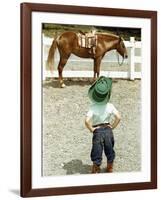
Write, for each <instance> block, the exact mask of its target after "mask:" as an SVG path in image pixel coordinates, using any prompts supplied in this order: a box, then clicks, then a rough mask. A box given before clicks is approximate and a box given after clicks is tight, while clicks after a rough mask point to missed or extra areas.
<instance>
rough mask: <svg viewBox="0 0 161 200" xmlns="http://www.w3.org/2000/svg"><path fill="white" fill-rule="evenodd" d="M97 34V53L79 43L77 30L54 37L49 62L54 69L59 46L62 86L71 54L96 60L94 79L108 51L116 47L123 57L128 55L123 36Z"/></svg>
mask: <svg viewBox="0 0 161 200" xmlns="http://www.w3.org/2000/svg"><path fill="white" fill-rule="evenodd" d="M95 35H96V36H97V45H96V47H95V53H91V52H90V51H89V49H88V48H85V47H81V46H80V45H79V42H78V33H76V32H72V31H66V32H63V33H62V34H61V35H60V36H57V37H55V39H53V42H52V44H51V47H50V49H49V53H48V58H47V64H48V66H49V68H50V70H51V71H52V70H53V63H54V54H55V50H56V48H58V51H59V54H60V60H59V64H58V73H59V81H60V86H61V87H62V88H63V87H65V84H64V81H63V68H64V66H65V64H66V63H67V61H68V59H69V57H70V55H71V54H74V55H76V56H78V57H81V58H91V59H93V60H94V76H93V79H94V81H95V80H96V79H97V78H98V77H99V74H100V64H101V60H102V59H103V57H104V55H105V54H106V53H107V52H108V51H110V50H113V49H116V51H117V52H118V53H119V54H120V55H121V56H122V58H123V59H124V58H127V57H128V55H127V49H126V47H125V44H124V40H123V38H122V37H120V36H118V35H115V34H110V33H95Z"/></svg>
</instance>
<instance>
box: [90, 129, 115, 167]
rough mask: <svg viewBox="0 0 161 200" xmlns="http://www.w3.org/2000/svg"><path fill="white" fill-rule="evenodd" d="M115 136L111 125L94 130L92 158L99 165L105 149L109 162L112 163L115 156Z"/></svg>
mask: <svg viewBox="0 0 161 200" xmlns="http://www.w3.org/2000/svg"><path fill="white" fill-rule="evenodd" d="M113 147H114V137H113V132H112V129H111V128H110V127H102V128H96V129H95V130H94V132H93V139H92V150H91V160H92V161H93V163H94V164H96V165H97V166H99V165H101V161H102V153H103V150H104V152H105V155H106V157H107V162H108V163H112V162H113V160H114V158H115V151H114V149H113Z"/></svg>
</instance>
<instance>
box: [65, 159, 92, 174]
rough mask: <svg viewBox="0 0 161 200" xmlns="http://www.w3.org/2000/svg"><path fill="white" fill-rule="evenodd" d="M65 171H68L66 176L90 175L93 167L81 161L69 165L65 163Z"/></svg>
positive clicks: (74, 161)
mask: <svg viewBox="0 0 161 200" xmlns="http://www.w3.org/2000/svg"><path fill="white" fill-rule="evenodd" d="M63 169H65V170H66V174H90V173H91V165H86V164H83V162H82V161H81V160H71V161H70V162H68V163H64V166H63Z"/></svg>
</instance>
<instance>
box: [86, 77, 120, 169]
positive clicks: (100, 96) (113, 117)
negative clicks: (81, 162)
mask: <svg viewBox="0 0 161 200" xmlns="http://www.w3.org/2000/svg"><path fill="white" fill-rule="evenodd" d="M111 89H112V79H110V78H107V77H104V76H101V77H100V78H99V79H98V80H97V81H95V82H94V83H93V85H92V86H91V87H90V88H89V90H88V96H89V98H90V100H91V101H92V104H91V105H90V108H89V111H88V113H87V115H86V118H85V125H86V127H87V128H88V129H89V130H90V132H91V133H93V139H92V150H91V160H92V161H93V166H92V173H99V172H100V165H101V161H102V153H103V150H104V152H105V155H106V157H107V172H113V162H114V158H115V151H114V149H113V148H114V137H113V131H112V130H113V129H114V128H115V127H116V126H117V125H118V123H119V122H120V114H119V112H118V111H117V110H116V108H115V107H114V105H113V104H112V103H109V99H110V96H111Z"/></svg>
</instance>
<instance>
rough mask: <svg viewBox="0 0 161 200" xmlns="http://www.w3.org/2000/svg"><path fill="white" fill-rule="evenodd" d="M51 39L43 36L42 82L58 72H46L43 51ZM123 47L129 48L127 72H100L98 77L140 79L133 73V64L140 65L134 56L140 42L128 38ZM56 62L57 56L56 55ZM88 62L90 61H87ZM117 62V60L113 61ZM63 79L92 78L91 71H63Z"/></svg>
mask: <svg viewBox="0 0 161 200" xmlns="http://www.w3.org/2000/svg"><path fill="white" fill-rule="evenodd" d="M52 41H53V39H52V38H47V37H45V36H44V35H43V80H45V79H46V78H49V77H58V70H55V71H54V73H51V72H50V71H49V70H46V60H47V53H46V51H45V48H46V47H49V46H50V45H51V44H52ZM125 46H126V47H127V48H130V60H129V63H128V65H129V69H128V71H126V72H125V71H102V70H101V71H100V75H104V76H107V77H111V78H123V79H130V80H134V79H136V78H137V79H140V78H141V72H136V71H135V63H141V56H136V55H135V49H136V48H140V49H141V42H137V41H135V39H134V37H131V38H130V41H125ZM56 59H57V60H58V59H59V58H58V55H57V58H56ZM69 60H70V61H71V62H84V61H86V62H87V60H84V59H82V58H80V59H79V58H78V59H70V58H69ZM88 61H89V62H90V59H88ZM102 62H111V61H109V60H108V59H107V60H104V59H103V60H102ZM115 62H116V63H117V62H118V61H117V60H116V61H115ZM63 77H80V78H81V77H93V71H86V70H84V71H75V70H73V71H72V70H70V71H65V70H64V71H63Z"/></svg>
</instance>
